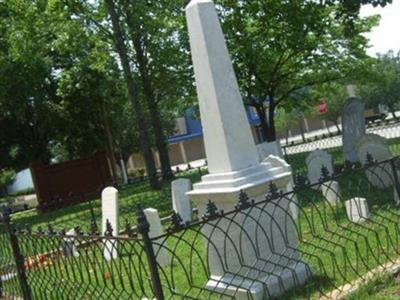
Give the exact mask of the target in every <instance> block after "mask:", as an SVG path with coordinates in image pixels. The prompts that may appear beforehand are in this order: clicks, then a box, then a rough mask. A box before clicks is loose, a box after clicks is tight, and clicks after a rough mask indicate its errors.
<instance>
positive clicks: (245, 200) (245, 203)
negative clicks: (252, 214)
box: [235, 190, 254, 209]
mask: <svg viewBox="0 0 400 300" xmlns="http://www.w3.org/2000/svg"><path fill="white" fill-rule="evenodd" d="M253 205H254V200H251V202H250V199H249V196H247V194H246V193H245V192H244V191H243V190H240V194H239V202H238V204H237V205H236V206H235V208H236V209H247V208H249V207H251V206H253Z"/></svg>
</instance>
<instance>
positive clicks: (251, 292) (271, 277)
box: [205, 261, 312, 300]
mask: <svg viewBox="0 0 400 300" xmlns="http://www.w3.org/2000/svg"><path fill="white" fill-rule="evenodd" d="M260 273H261V274H260V276H259V277H258V278H257V279H250V278H247V277H245V276H241V275H234V274H229V273H227V274H225V275H224V276H211V278H210V280H209V281H208V282H207V285H206V287H205V288H206V289H207V290H209V291H212V292H216V293H218V294H222V295H224V296H231V297H232V296H233V297H235V299H237V300H249V299H251V300H265V299H271V298H276V297H279V296H281V295H283V294H284V293H286V292H288V291H290V290H293V289H295V288H299V287H301V286H302V285H303V284H304V283H306V281H307V279H308V278H310V277H311V276H312V273H311V269H310V267H309V266H308V265H307V264H306V263H304V262H301V261H300V262H295V263H293V264H291V265H289V266H287V267H286V268H283V269H281V270H280V271H279V272H276V273H272V274H269V273H264V272H262V271H261V272H260Z"/></svg>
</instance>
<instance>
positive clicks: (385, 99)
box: [358, 51, 400, 118]
mask: <svg viewBox="0 0 400 300" xmlns="http://www.w3.org/2000/svg"><path fill="white" fill-rule="evenodd" d="M358 86H359V91H360V94H361V96H362V98H363V99H365V100H366V102H367V104H369V106H375V107H376V106H378V105H379V104H384V105H387V106H388V108H389V110H390V112H391V113H392V115H393V117H394V118H396V113H395V112H396V109H398V108H399V107H400V106H399V103H400V92H399V86H400V52H399V53H397V54H394V53H393V52H392V51H389V52H388V53H386V54H383V55H378V57H377V59H376V60H374V62H373V63H372V64H371V65H370V70H369V72H368V73H366V74H365V76H364V77H362V79H360V80H359V85H358Z"/></svg>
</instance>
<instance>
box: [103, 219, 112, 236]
mask: <svg viewBox="0 0 400 300" xmlns="http://www.w3.org/2000/svg"><path fill="white" fill-rule="evenodd" d="M113 231H114V229H113V228H112V225H111V223H110V221H109V220H108V219H107V220H106V230H105V232H104V235H105V236H112V235H113Z"/></svg>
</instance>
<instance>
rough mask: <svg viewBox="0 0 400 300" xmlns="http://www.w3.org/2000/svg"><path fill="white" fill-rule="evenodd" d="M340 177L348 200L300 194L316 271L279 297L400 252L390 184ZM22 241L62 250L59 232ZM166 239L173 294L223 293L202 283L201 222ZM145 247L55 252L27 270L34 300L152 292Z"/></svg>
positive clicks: (311, 292)
mask: <svg viewBox="0 0 400 300" xmlns="http://www.w3.org/2000/svg"><path fill="white" fill-rule="evenodd" d="M339 183H340V185H341V187H342V197H341V202H342V203H341V204H339V205H337V206H330V205H329V204H328V203H327V202H326V201H324V200H323V198H322V194H321V192H320V191H318V190H313V189H310V188H306V189H304V190H301V191H299V192H298V194H297V200H298V202H299V206H300V207H301V209H300V212H299V218H298V219H297V221H296V223H295V226H296V228H297V232H298V237H299V250H300V251H301V254H302V260H303V261H305V262H307V263H308V264H309V266H310V267H311V268H312V270H313V280H312V281H310V282H309V284H307V285H305V286H303V287H302V288H300V289H298V290H296V291H294V292H292V293H290V294H288V295H285V296H284V298H281V299H291V300H294V299H309V298H312V299H317V298H318V296H320V295H321V294H320V292H321V291H322V292H325V293H327V292H329V291H330V290H332V289H334V288H337V287H339V286H341V285H343V284H345V283H348V282H351V281H352V280H353V279H355V278H358V277H360V276H362V275H363V274H365V273H367V272H368V271H369V270H371V269H373V268H375V267H377V266H378V265H382V264H384V263H387V262H388V261H391V260H394V259H395V258H397V257H398V256H399V253H398V252H399V225H400V224H399V219H400V218H399V216H400V214H399V212H398V209H397V208H396V207H395V205H394V201H393V190H392V188H386V189H373V188H372V187H371V185H370V184H369V183H368V180H367V179H366V177H365V174H364V172H363V171H359V172H358V173H354V172H352V173H349V174H348V176H343V177H341V178H340V179H339ZM354 196H359V197H366V198H367V199H368V202H369V206H370V210H371V219H370V220H367V221H365V222H363V223H361V224H354V223H351V222H349V221H348V219H347V217H346V213H345V208H344V206H343V201H345V200H347V199H349V198H350V197H354ZM78 240H80V239H79V238H78ZM20 243H21V245H22V248H21V250H22V251H23V253H24V256H25V257H34V256H35V255H37V254H41V253H48V252H49V251H50V250H54V249H60V248H62V239H60V238H59V237H58V236H54V237H51V238H49V237H40V236H38V237H34V236H27V237H24V236H20ZM160 243H162V245H163V248H162V249H164V250H166V251H167V255H168V257H169V261H168V265H166V266H162V267H160V268H159V270H160V276H161V279H162V283H163V285H164V286H165V289H164V291H165V294H166V298H167V299H220V297H219V295H217V294H212V293H210V292H209V291H206V290H204V289H203V288H202V287H203V286H204V284H205V283H206V282H207V279H208V266H207V263H208V261H207V250H206V246H205V243H204V239H203V237H202V236H201V228H200V226H194V227H191V228H190V229H189V230H184V231H179V232H177V233H174V234H171V235H169V236H168V238H166V239H165V240H163V241H161V240H160V241H155V242H154V245H155V251H158V247H157V245H158V244H160ZM142 245H143V244H142V242H141V241H140V240H132V239H130V240H124V239H121V240H119V242H118V249H119V258H118V259H116V260H113V261H111V262H106V261H105V260H104V259H103V258H102V251H103V250H102V249H103V245H102V242H101V241H99V242H97V243H92V244H90V245H89V246H87V247H83V248H80V250H79V252H80V256H79V257H76V258H64V257H56V256H54V257H51V256H50V258H48V260H49V262H50V263H49V264H43V265H42V266H41V267H37V268H35V267H32V268H29V269H28V270H27V275H28V281H29V282H30V284H31V286H32V289H33V290H32V292H33V293H34V295H35V299H59V298H60V297H61V295H70V296H71V297H70V299H72V298H73V299H78V298H82V299H93V298H100V299H104V298H118V299H132V297H133V298H134V299H141V298H144V297H147V298H150V299H151V298H153V295H152V291H151V289H150V286H149V270H148V266H147V263H146V256H145V254H144V252H143V246H142ZM44 261H46V259H45V260H44ZM7 284H8V283H7ZM7 284H6V285H7ZM10 284H11V283H10ZM8 288H9V289H11V287H8ZM68 298H69V297H68ZM352 299H357V298H352ZM360 299H361V298H360ZM378 299H379V298H378Z"/></svg>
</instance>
